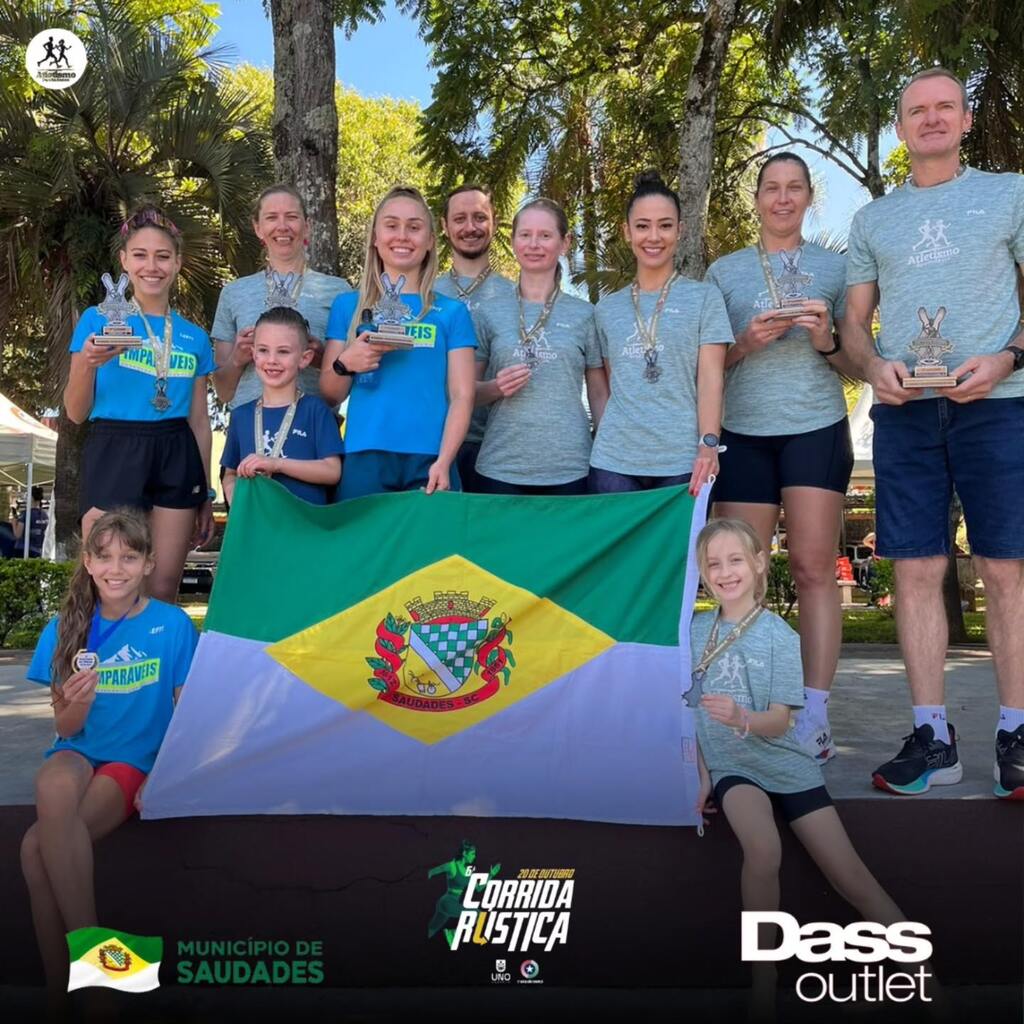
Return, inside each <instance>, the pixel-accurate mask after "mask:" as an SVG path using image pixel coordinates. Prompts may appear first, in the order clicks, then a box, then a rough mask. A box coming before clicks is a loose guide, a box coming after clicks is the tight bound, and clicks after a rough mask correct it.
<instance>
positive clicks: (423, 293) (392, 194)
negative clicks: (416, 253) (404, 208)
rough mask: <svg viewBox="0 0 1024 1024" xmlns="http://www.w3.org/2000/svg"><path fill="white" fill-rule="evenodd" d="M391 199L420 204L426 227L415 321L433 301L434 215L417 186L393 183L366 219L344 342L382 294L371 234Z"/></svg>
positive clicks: (380, 265)
mask: <svg viewBox="0 0 1024 1024" xmlns="http://www.w3.org/2000/svg"><path fill="white" fill-rule="evenodd" d="M392 199H412V200H413V201H414V202H417V203H419V205H420V206H421V207H423V218H424V220H425V221H426V222H427V226H428V227H429V228H430V239H431V243H430V248H429V249H428V250H427V254H426V255H425V256H424V257H423V263H422V264H421V265H420V285H419V293H420V312H419V316H417V317H416V320H422V319H423V317H425V316H426V315H427V313H429V312H430V307H431V306H433V304H434V281H435V280H436V279H437V229H436V227H435V225H434V215H433V214H432V213H431V212H430V207H429V206H428V205H427V201H426V199H424V198H423V193H422V192H420V190H419V189H416V188H413V187H412V186H411V185H396V186H395V187H394V188H393V189H391V190H390V191H389V192H388V194H387V195H386V196H384V198H383V199H382V200H381V201H380V202H379V203H378V204H377V208H376V209H375V210H374V211H373V216H372V217H371V218H370V225H369V227H368V228H367V231H366V251H365V255H364V257H363V276H362V278H361V279H360V281H359V300H358V301H357V302H356V306H355V310H354V311H353V313H352V320H351V321H350V323H349V327H348V341H349V343H351V342H352V341H353V340H355V336H356V328H357V327H358V326H359V321H360V318H361V317H362V312H363V310H364V309H373V307H374V306H375V305H376V304H377V302H378V301H379V300H380V298H381V296H382V295H383V294H384V283H383V282H382V281H381V275H382V274H383V273H384V261H383V260H382V259H381V258H380V253H379V252H377V246H376V244H375V243H374V233H375V232H376V229H377V221H378V219H379V218H380V214H381V211H382V210H383V209H384V207H385V206H386V205H387V204H388V203H389V202H390V201H391V200H392Z"/></svg>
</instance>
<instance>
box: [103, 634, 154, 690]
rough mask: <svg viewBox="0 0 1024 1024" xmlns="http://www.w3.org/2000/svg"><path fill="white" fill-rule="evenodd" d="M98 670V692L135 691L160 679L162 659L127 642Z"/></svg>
mask: <svg viewBox="0 0 1024 1024" xmlns="http://www.w3.org/2000/svg"><path fill="white" fill-rule="evenodd" d="M97 672H98V673H99V677H100V680H99V683H97V685H96V692H97V693H134V692H135V691H136V690H141V689H142V688H143V687H144V686H149V685H150V684H151V683H155V682H157V681H158V680H159V679H160V659H159V658H150V657H149V656H148V655H147V654H146V652H145V651H140V650H138V649H137V648H135V647H132V646H131V644H125V645H124V646H123V647H122V648H121V649H120V650H119V651H118V652H117V654H115V655H113V656H112V657H110V658H107V659H106V661H104V662H103V663H102V664H101V665H100V666H99V668H98V669H97Z"/></svg>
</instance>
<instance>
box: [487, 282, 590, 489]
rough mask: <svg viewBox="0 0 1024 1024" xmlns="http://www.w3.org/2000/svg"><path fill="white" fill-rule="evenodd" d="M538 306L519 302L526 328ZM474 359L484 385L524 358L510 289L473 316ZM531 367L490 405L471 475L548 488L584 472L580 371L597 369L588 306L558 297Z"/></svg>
mask: <svg viewBox="0 0 1024 1024" xmlns="http://www.w3.org/2000/svg"><path fill="white" fill-rule="evenodd" d="M543 308H544V306H543V303H540V302H524V303H523V310H524V316H525V319H526V326H527V329H529V328H530V327H532V326H533V325H534V324H535V323H536V322H537V318H538V317H539V316H540V314H541V311H542V309H543ZM476 317H477V334H478V338H479V342H480V346H479V348H478V349H477V350H476V358H477V361H478V362H482V363H486V364H487V369H486V371H485V372H484V380H491V379H492V378H493V377H494V375H495V374H496V373H497V372H498V371H499V370H501V369H503V368H504V367H506V366H514V365H515V364H516V363H525V362H526V361H527V356H526V353H525V352H524V351H523V348H522V345H521V344H520V337H519V302H518V296H517V295H516V293H515V292H511V293H510V294H507V295H500V296H497V297H495V298H494V299H493V300H492V301H491V302H488V303H487V305H486V306H481V307H480V309H479V310H477V312H476ZM536 355H537V360H538V362H537V366H536V367H535V368H534V371H533V375H532V376H531V377H530V379H529V380H528V381H527V382H526V385H525V386H524V387H523V388H522V389H521V390H520V391H518V392H516V394H514V395H512V397H511V398H501V399H499V400H498V401H497V402H495V403H494V404H493V405H492V406H491V414H490V416H489V417H488V420H487V430H486V431H485V433H484V440H483V444H482V445H481V446H480V455H479V456H478V457H477V460H476V468H477V471H478V472H480V473H483V475H484V476H489V477H491V478H493V479H495V480H502V481H504V482H506V483H510V484H525V485H532V486H550V485H553V484H566V483H569V482H570V481H571V480H579V479H580V478H581V477H585V476H586V475H587V472H588V469H589V466H590V444H591V439H590V423H589V421H588V419H587V411H586V409H585V408H584V406H583V398H582V390H583V382H584V372H585V371H586V370H588V369H594V368H597V367H602V366H603V365H604V363H603V361H602V359H601V348H600V346H599V345H598V341H597V328H596V326H595V322H594V307H593V306H591V305H590V303H589V302H584V301H583V300H582V299H577V298H575V297H574V296H572V295H567V294H566V293H565V292H562V293H561V294H560V295H559V296H558V299H557V300H556V302H555V305H554V307H553V308H552V310H551V316H550V317H549V318H548V322H547V324H546V325H545V326H544V327H543V328H542V329H541V331H540V333H539V334H538V335H537V336H536Z"/></svg>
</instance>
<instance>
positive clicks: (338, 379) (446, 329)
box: [320, 187, 476, 499]
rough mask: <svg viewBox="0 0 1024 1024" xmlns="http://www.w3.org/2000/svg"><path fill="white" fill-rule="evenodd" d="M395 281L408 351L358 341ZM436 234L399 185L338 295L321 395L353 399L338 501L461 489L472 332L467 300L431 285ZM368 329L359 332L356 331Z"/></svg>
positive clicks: (422, 207)
mask: <svg viewBox="0 0 1024 1024" xmlns="http://www.w3.org/2000/svg"><path fill="white" fill-rule="evenodd" d="M385 275H386V276H387V277H388V280H389V281H390V282H391V283H392V285H393V286H396V287H397V286H399V284H400V283H401V285H402V290H401V294H400V299H401V304H402V322H403V323H404V325H405V333H406V336H407V337H408V338H409V340H410V341H412V347H411V348H404V347H403V348H399V349H397V350H396V349H394V347H393V346H388V345H381V344H377V343H372V342H367V341H364V340H362V339H361V338H360V337H359V334H357V329H358V328H359V325H360V323H361V322H363V321H364V319H365V316H367V315H368V316H369V318H370V320H376V319H377V318H378V317H377V314H375V313H374V309H375V308H377V309H381V308H382V307H379V303H380V302H381V300H382V298H384V294H385V283H384V277H385ZM436 277H437V236H436V233H435V231H434V219H433V216H432V215H431V213H430V209H429V207H428V206H427V204H426V201H425V200H424V198H423V196H422V195H420V193H419V192H418V191H417V190H416V189H414V188H406V187H400V188H393V189H392V190H391V191H390V192H388V194H387V195H386V196H384V198H383V199H382V200H381V201H380V203H379V204H378V206H377V209H376V210H375V211H374V214H373V219H372V221H371V222H370V230H369V233H368V235H367V242H366V259H365V261H364V265H363V276H362V280H361V281H360V284H359V291H358V292H349V293H346V294H343V295H339V296H337V298H335V300H334V304H333V305H332V306H331V313H330V316H329V317H328V320H327V349H326V351H325V353H324V358H323V362H322V365H321V369H320V391H321V394H322V395H323V396H324V398H326V399H327V401H328V402H331V403H335V402H341V401H343V400H344V399H345V398H348V400H349V405H348V421H347V425H346V433H345V464H344V468H343V469H342V474H341V488H340V492H339V495H340V497H341V498H342V499H346V498H357V497H360V496H362V495H365V494H378V493H381V492H384V491H410V490H417V489H419V488H423V489H424V490H426V492H427V494H432V493H433V492H434V491H447V490H459V478H458V472H457V470H456V469H455V466H454V465H453V463H454V461H455V456H456V455H457V454H458V452H459V448H460V447H461V445H462V442H463V439H464V438H465V436H466V431H467V429H468V428H469V419H470V415H471V414H472V411H473V401H474V397H475V384H474V370H473V350H474V349H475V348H476V332H475V330H474V329H473V321H472V320H471V319H470V316H469V311H468V310H467V309H466V307H465V305H464V304H463V303H461V302H459V301H458V300H457V299H451V298H449V297H448V296H446V295H441V294H439V293H438V292H436V291H435V290H434V281H435V279H436ZM359 333H362V332H359Z"/></svg>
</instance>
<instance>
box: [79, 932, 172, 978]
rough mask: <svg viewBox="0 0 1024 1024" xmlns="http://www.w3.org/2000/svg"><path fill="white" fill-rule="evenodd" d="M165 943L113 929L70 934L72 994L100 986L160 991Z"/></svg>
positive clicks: (160, 940) (158, 939)
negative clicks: (93, 986) (77, 989)
mask: <svg viewBox="0 0 1024 1024" xmlns="http://www.w3.org/2000/svg"><path fill="white" fill-rule="evenodd" d="M163 952H164V940H163V939H160V938H149V937H148V936H145V935H129V934H128V933H127V932H116V931H113V930H112V929H110V928H78V929H77V930H75V931H73V932H68V953H69V954H70V957H71V973H70V975H69V976H68V991H69V992H74V990H75V989H76V988H87V987H89V986H90V985H100V986H102V987H103V988H117V989H120V990H121V991H122V992H149V991H150V990H151V989H154V988H159V987H160V960H161V958H162V957H163Z"/></svg>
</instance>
